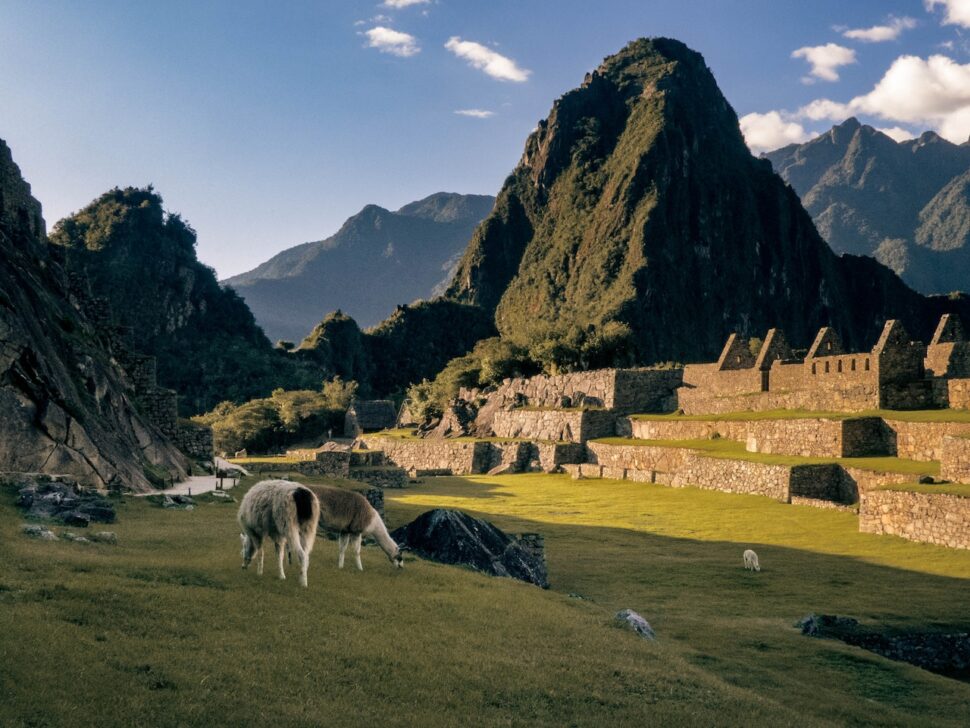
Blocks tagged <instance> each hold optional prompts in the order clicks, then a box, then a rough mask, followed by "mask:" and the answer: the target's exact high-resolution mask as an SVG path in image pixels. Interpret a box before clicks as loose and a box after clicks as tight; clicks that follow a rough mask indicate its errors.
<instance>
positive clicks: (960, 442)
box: [940, 435, 970, 483]
mask: <svg viewBox="0 0 970 728" xmlns="http://www.w3.org/2000/svg"><path fill="white" fill-rule="evenodd" d="M942 450H943V452H942V457H941V458H940V477H942V478H943V479H944V480H951V481H953V482H955V483H970V438H967V437H959V436H954V435H946V436H945V437H944V438H943V447H942Z"/></svg>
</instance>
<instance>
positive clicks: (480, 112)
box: [455, 109, 495, 119]
mask: <svg viewBox="0 0 970 728" xmlns="http://www.w3.org/2000/svg"><path fill="white" fill-rule="evenodd" d="M455 113H456V114H458V115H459V116H473V117H475V118H476V119H487V118H489V117H490V116H495V112H494V111H488V110H486V109H457V110H456V111H455Z"/></svg>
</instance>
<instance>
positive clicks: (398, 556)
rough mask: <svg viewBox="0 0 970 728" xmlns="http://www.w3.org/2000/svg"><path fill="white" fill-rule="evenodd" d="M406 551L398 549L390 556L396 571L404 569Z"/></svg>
mask: <svg viewBox="0 0 970 728" xmlns="http://www.w3.org/2000/svg"><path fill="white" fill-rule="evenodd" d="M404 551H405V549H402V548H400V547H398V548H397V550H396V551H395V552H394V554H393V555H391V554H389V555H388V557H387V558H388V559H389V560H390V562H391V563H392V564H394V568H396V569H403V568H404Z"/></svg>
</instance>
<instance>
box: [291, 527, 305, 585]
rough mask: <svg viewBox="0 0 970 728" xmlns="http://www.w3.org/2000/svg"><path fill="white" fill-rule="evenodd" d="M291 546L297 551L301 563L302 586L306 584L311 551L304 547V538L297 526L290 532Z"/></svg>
mask: <svg viewBox="0 0 970 728" xmlns="http://www.w3.org/2000/svg"><path fill="white" fill-rule="evenodd" d="M290 548H291V549H292V551H296V558H297V561H298V562H299V564H300V586H306V585H307V581H306V574H307V570H308V569H309V568H310V552H309V551H307V550H306V549H305V548H304V547H303V539H302V538H301V537H300V532H299V531H298V530H297V529H295V528H294V529H293V531H292V532H291V534H290Z"/></svg>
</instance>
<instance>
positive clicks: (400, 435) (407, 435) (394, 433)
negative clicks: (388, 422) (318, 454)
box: [361, 429, 554, 444]
mask: <svg viewBox="0 0 970 728" xmlns="http://www.w3.org/2000/svg"><path fill="white" fill-rule="evenodd" d="M361 437H363V438H364V439H365V440H366V439H368V438H372V437H394V438H397V439H399V440H417V441H419V442H422V441H424V438H422V437H419V436H418V431H417V430H412V429H397V430H381V431H380V432H369V433H367V434H366V435H361ZM428 442H434V440H428ZM443 442H495V443H502V442H536V443H540V444H549V443H552V442H554V441H553V440H536V439H534V438H531V437H470V436H466V437H449V438H446V439H444V440H443Z"/></svg>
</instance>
